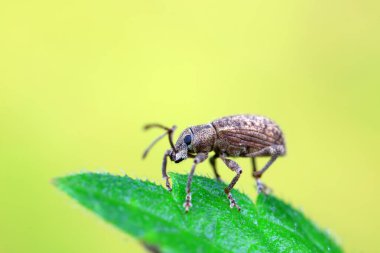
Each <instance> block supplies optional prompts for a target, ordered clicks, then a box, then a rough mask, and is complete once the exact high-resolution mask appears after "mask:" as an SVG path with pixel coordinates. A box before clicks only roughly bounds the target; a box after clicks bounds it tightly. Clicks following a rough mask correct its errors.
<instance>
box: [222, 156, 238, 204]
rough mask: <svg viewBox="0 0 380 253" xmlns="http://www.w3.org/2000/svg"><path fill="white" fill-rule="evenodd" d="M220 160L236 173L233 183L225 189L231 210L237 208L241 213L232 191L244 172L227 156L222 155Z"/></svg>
mask: <svg viewBox="0 0 380 253" xmlns="http://www.w3.org/2000/svg"><path fill="white" fill-rule="evenodd" d="M220 158H221V159H222V161H223V162H224V163H225V164H226V166H227V167H228V168H230V169H231V170H232V171H235V172H236V175H235V177H234V178H233V179H232V181H231V183H230V184H229V185H228V186H227V187H226V188H225V189H224V192H225V193H226V194H227V198H228V200H229V201H230V207H231V208H233V207H236V208H237V210H239V211H240V207H239V206H238V204H237V203H236V201H235V199H234V198H233V197H232V194H231V190H232V188H233V187H234V186H235V184H236V182H237V181H238V180H239V178H240V175H241V173H242V172H243V170H242V169H241V168H240V166H239V165H238V164H237V163H236V162H235V161H232V160H230V159H227V158H226V157H225V155H222V156H221V157H220Z"/></svg>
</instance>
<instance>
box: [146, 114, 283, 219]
mask: <svg viewBox="0 0 380 253" xmlns="http://www.w3.org/2000/svg"><path fill="white" fill-rule="evenodd" d="M152 127H159V128H162V129H165V130H166V132H165V133H164V134H163V135H161V136H159V137H158V138H157V139H155V140H154V141H153V142H152V143H151V145H150V146H149V147H148V148H147V149H146V151H145V152H144V155H143V158H145V157H146V155H147V154H148V152H149V150H150V149H151V148H152V147H153V145H154V144H155V143H156V142H157V141H158V140H160V139H161V138H163V137H164V136H165V135H168V137H169V142H170V145H171V149H169V150H167V151H166V152H165V154H164V158H163V162H162V176H163V178H164V179H165V180H166V187H167V189H168V190H169V191H170V190H171V187H170V182H169V177H168V175H167V173H166V164H167V158H168V157H169V158H170V160H171V161H174V162H175V163H179V162H181V161H183V160H185V159H187V158H194V163H193V165H192V167H191V170H190V173H189V177H188V181H187V185H186V193H187V195H186V200H185V203H184V207H185V210H186V212H187V211H189V208H190V207H191V181H192V178H193V175H194V171H195V167H196V166H197V164H199V163H201V162H203V161H205V160H206V159H207V157H208V153H209V152H211V151H214V152H215V154H214V155H213V156H212V157H211V158H210V159H209V161H210V163H211V166H212V168H213V171H214V173H215V176H216V178H217V179H218V180H220V176H219V174H218V172H217V170H216V164H215V160H216V159H217V158H220V159H221V160H222V161H223V162H224V163H225V164H226V166H227V167H228V168H230V169H231V170H232V171H234V172H235V173H236V175H235V177H234V178H233V179H232V181H231V183H230V184H229V185H228V186H227V187H226V188H225V189H224V192H225V193H226V194H227V197H228V199H229V201H230V207H231V208H233V207H236V208H237V209H238V210H240V207H239V206H238V204H237V203H236V201H235V199H234V198H233V197H232V195H231V189H232V188H233V187H234V186H235V184H236V182H237V181H238V180H239V178H240V175H241V173H242V172H243V170H242V168H241V167H240V166H239V165H238V164H237V163H236V162H235V161H233V160H231V159H229V158H228V157H251V159H252V165H253V173H252V175H253V177H254V178H255V180H256V183H257V189H258V191H259V192H261V191H265V189H266V187H265V185H264V184H263V183H262V182H261V181H260V178H261V176H262V175H263V173H264V172H265V171H266V170H267V169H268V168H269V167H270V166H271V164H272V163H273V162H274V161H275V160H276V159H277V157H279V156H283V155H285V153H286V148H285V141H284V137H283V134H282V131H281V130H280V128H279V127H278V125H277V124H276V123H274V122H273V121H272V120H270V119H268V118H266V117H263V116H256V115H234V116H228V117H223V118H220V119H217V120H214V121H212V122H211V123H208V124H204V125H197V126H191V127H189V128H186V129H185V130H184V131H183V132H182V133H181V135H180V136H179V138H178V140H177V142H176V144H175V145H174V143H173V140H172V136H173V132H174V130H175V129H176V127H175V126H173V127H172V128H167V127H164V126H162V125H160V124H150V125H147V126H145V129H149V128H152ZM260 156H270V160H269V161H268V162H267V163H266V164H265V165H264V167H263V168H262V169H261V170H257V169H256V163H255V157H260Z"/></svg>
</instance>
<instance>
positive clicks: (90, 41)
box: [0, 0, 380, 253]
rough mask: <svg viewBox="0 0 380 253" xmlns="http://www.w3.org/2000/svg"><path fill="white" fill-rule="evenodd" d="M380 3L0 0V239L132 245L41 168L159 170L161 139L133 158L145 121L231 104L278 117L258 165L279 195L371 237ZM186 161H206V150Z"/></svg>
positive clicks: (5, 244)
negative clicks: (276, 146) (278, 139)
mask: <svg viewBox="0 0 380 253" xmlns="http://www.w3.org/2000/svg"><path fill="white" fill-rule="evenodd" d="M379 17H380V15H379V2H376V1H369V0H365V1H352V0H349V1H343V0H338V1H325V0H322V1H300V0H294V1H261V0H259V1H232V2H231V1H206V2H205V1H171V0H170V1H161V0H149V1H118V0H110V1H104V2H99V1H98V2H96V1H95V2H94V1H88V0H79V1H78V0H77V1H71V0H69V1H3V2H2V3H1V4H0V194H1V195H0V197H1V198H0V252H1V253H20V252H55V253H60V252H70V253H76V252H78V253H79V252H92V253H98V252H99V253H100V252H143V249H142V248H141V247H140V245H139V244H138V242H137V241H136V240H134V239H133V238H130V237H128V236H127V235H124V234H123V233H121V232H119V231H117V230H116V229H115V228H113V227H112V226H110V225H108V224H105V222H103V221H101V220H100V219H98V218H96V217H95V215H93V214H90V212H88V211H86V210H85V209H84V208H82V207H79V205H77V204H76V203H75V202H74V201H72V200H70V199H69V198H68V197H66V196H65V195H64V194H62V193H60V192H59V191H58V190H57V189H55V188H54V187H53V186H52V184H51V179H52V178H54V177H57V176H63V175H66V174H69V173H73V172H78V171H81V170H90V171H108V172H111V173H117V174H122V173H124V172H125V173H127V174H128V175H130V176H132V177H139V178H144V179H150V180H153V181H155V182H158V183H163V181H162V180H161V171H160V167H161V159H162V155H163V152H164V151H165V149H166V148H167V147H168V143H167V141H166V140H165V141H162V142H161V143H159V145H157V147H155V149H154V150H152V153H151V154H150V155H149V157H148V159H147V160H146V161H142V160H141V154H142V151H143V150H144V148H145V147H146V146H147V145H148V144H149V143H150V141H151V140H153V138H155V137H156V136H157V135H159V134H160V133H161V132H160V131H159V130H152V131H151V132H143V131H142V126H143V125H144V124H146V123H150V122H160V123H163V124H166V125H172V124H177V125H178V128H179V130H182V129H183V128H185V127H187V126H190V125H194V124H201V123H206V122H209V121H211V120H213V119H215V118H218V117H220V116H225V115H230V114H236V113H254V114H263V115H267V116H269V117H271V118H273V119H274V120H275V121H277V123H279V124H280V126H281V127H282V129H283V131H284V132H285V137H286V141H287V148H288V154H287V156H286V157H284V158H281V159H279V160H278V161H277V162H276V163H275V164H274V165H273V167H272V168H271V169H270V170H269V172H268V173H267V174H266V175H265V176H264V178H263V180H264V181H265V182H266V183H267V184H269V185H270V186H271V187H272V188H273V189H274V191H275V193H276V194H277V195H278V196H279V197H281V198H283V199H284V200H286V201H289V202H290V203H293V205H294V206H296V207H299V208H301V209H302V210H303V211H304V212H305V213H306V214H307V215H308V216H309V217H311V218H312V219H313V220H314V221H315V222H317V223H318V224H319V225H320V226H322V227H324V228H327V229H328V230H329V231H331V233H332V234H333V235H334V236H335V237H336V238H337V240H338V241H339V242H340V243H341V244H342V245H343V247H344V249H345V250H346V251H347V252H376V251H377V252H379V250H380V247H379V242H378V229H379V228H380V221H379V218H378V215H379V213H380V204H379V195H380V189H379V176H380V170H379V166H378V164H379V161H378V157H377V155H378V151H379V144H380V143H379V141H380V119H379V116H380V115H379V108H380V99H379V91H380V88H379V83H380V77H379V67H380V46H379V45H380V35H379V24H380V22H379V21H380V20H379V19H380V18H379ZM175 136H178V132H177V134H176V135H175ZM265 161H266V160H265V159H261V160H259V165H263V163H264V162H265ZM238 162H239V163H240V164H241V165H242V166H243V169H244V170H245V173H243V176H242V179H241V181H239V183H238V185H237V187H238V189H240V190H242V191H244V192H246V193H247V194H249V195H250V196H252V197H255V189H254V187H253V185H254V184H253V180H252V178H251V177H250V170H251V168H250V162H249V160H244V159H239V160H238ZM190 164H191V162H190V161H186V162H183V163H182V164H180V165H175V164H169V171H176V172H181V173H185V172H187V171H188V170H189V167H190ZM218 164H219V168H220V171H221V172H222V176H223V178H224V179H225V180H226V181H228V180H230V179H231V178H232V177H233V175H234V174H233V173H232V172H230V171H229V170H228V169H227V168H226V167H225V166H223V165H222V164H221V163H220V162H219V163H218ZM196 173H197V174H200V175H207V176H212V171H211V167H210V166H209V164H208V163H204V164H202V165H201V166H199V168H198V170H197V172H196ZM194 203H196V200H194ZM226 208H228V206H226ZM376 239H377V240H376Z"/></svg>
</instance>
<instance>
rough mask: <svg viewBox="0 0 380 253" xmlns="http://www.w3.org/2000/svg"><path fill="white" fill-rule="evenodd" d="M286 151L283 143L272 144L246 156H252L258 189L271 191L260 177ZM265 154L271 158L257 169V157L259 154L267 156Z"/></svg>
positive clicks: (259, 190) (265, 191) (266, 191)
mask: <svg viewBox="0 0 380 253" xmlns="http://www.w3.org/2000/svg"><path fill="white" fill-rule="evenodd" d="M284 153H285V149H284V147H283V146H282V145H275V146H270V147H266V148H263V149H261V150H259V151H257V152H254V153H250V154H247V155H246V157H251V158H252V166H253V173H252V175H253V177H254V178H255V180H256V184H257V191H258V192H259V193H260V192H264V193H269V192H270V189H269V188H268V187H267V186H266V185H265V184H263V183H262V182H261V180H260V178H261V177H262V175H263V174H264V172H265V171H267V170H268V169H269V167H270V166H271V165H272V164H273V163H274V161H276V159H277V158H278V157H279V156H280V155H283V154H284ZM265 155H270V156H271V158H270V159H269V161H268V162H267V163H266V164H265V165H264V167H263V168H262V169H261V170H259V171H258V170H257V169H256V163H255V157H258V156H265Z"/></svg>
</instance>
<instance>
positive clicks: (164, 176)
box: [162, 149, 172, 191]
mask: <svg viewBox="0 0 380 253" xmlns="http://www.w3.org/2000/svg"><path fill="white" fill-rule="evenodd" d="M171 152H172V151H171V150H170V149H169V150H167V151H166V152H165V154H164V159H163V160H162V178H163V179H165V181H166V189H168V191H171V190H172V188H171V187H170V182H169V176H168V174H166V165H167V162H168V157H169V156H170V154H171Z"/></svg>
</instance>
